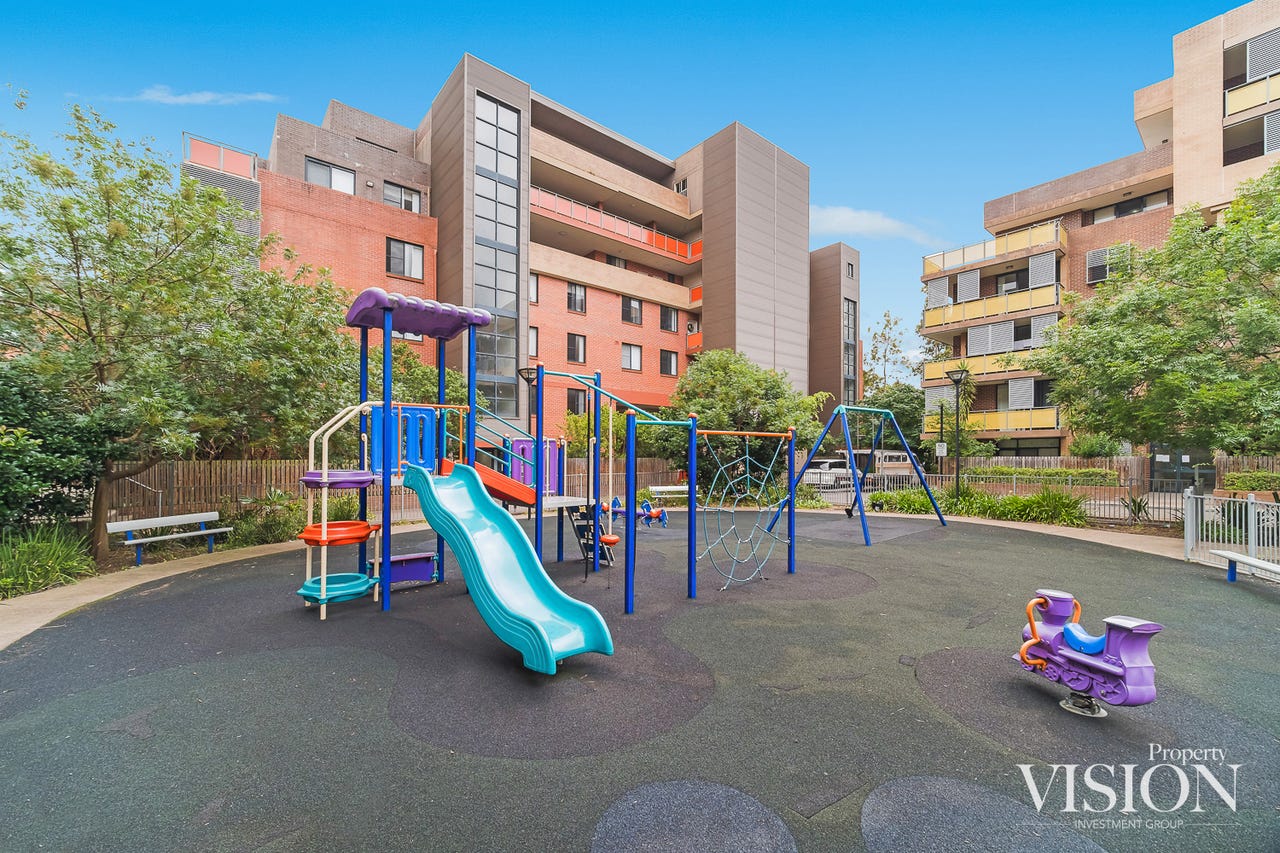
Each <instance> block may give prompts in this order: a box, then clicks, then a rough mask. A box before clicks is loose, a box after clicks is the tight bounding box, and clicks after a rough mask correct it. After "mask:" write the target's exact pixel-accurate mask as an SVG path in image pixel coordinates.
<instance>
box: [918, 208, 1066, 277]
mask: <svg viewBox="0 0 1280 853" xmlns="http://www.w3.org/2000/svg"><path fill="white" fill-rule="evenodd" d="M1064 236H1065V234H1064V232H1063V230H1062V228H1061V225H1060V220H1057V219H1055V220H1053V221H1052V222H1041V223H1040V224H1039V225H1031V226H1028V227H1026V228H1020V229H1018V230H1017V231H1010V232H1009V233H1008V234H1001V235H1000V236H999V237H992V238H991V239H990V240H983V241H982V242H981V243H972V244H970V245H968V246H961V247H960V248H959V249H951V250H950V251H946V252H935V253H934V254H932V255H925V256H924V274H925V275H926V276H931V275H935V274H937V273H940V272H942V271H943V270H949V269H952V268H954V267H963V266H968V265H969V264H976V263H978V262H979V261H985V260H989V259H991V258H996V257H999V256H1000V255H1007V254H1009V253H1010V252H1019V251H1022V250H1023V249H1031V248H1034V247H1036V246H1048V245H1053V244H1055V243H1061V242H1062V241H1063V238H1064Z"/></svg>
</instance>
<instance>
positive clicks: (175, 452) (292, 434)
mask: <svg viewBox="0 0 1280 853" xmlns="http://www.w3.org/2000/svg"><path fill="white" fill-rule="evenodd" d="M113 130H114V127H113V126H112V125H111V124H110V123H109V122H107V121H106V120H105V119H103V118H101V117H100V116H99V115H98V114H97V113H95V112H93V111H91V110H87V109H82V108H80V107H73V108H72V109H71V117H70V124H69V129H68V131H67V132H66V133H65V134H64V135H63V137H62V142H63V143H64V149H65V150H63V151H59V152H54V151H48V150H44V149H42V148H41V147H39V146H37V145H36V144H35V143H34V142H32V141H31V140H30V139H29V138H27V137H25V136H21V135H15V134H12V133H4V134H3V135H0V143H2V145H3V148H2V153H0V316H2V317H3V318H4V319H3V321H0V347H3V348H4V349H6V350H7V351H8V352H9V353H10V355H11V357H12V360H13V363H14V366H15V368H16V369H19V370H23V371H26V372H29V373H30V374H31V375H33V376H36V377H38V378H39V380H40V382H41V383H42V387H43V388H44V389H45V390H46V391H47V392H48V393H50V394H61V395H65V397H66V400H67V404H68V405H69V406H70V407H72V408H73V409H74V410H75V411H76V412H77V413H78V415H79V416H81V417H84V418H86V419H89V420H91V421H92V422H94V423H95V424H97V425H99V426H100V427H101V428H102V429H103V430H104V431H105V432H106V433H107V434H109V435H110V436H111V439H112V440H111V442H110V447H109V448H108V452H107V454H106V457H105V458H104V459H103V460H102V461H101V464H100V466H99V470H98V472H97V476H96V484H95V490H94V499H93V529H92V542H93V553H94V556H95V557H96V558H98V559H102V558H104V557H105V556H106V553H107V542H106V532H105V528H104V525H105V521H106V517H107V509H108V506H107V504H108V500H109V494H110V489H109V486H110V484H111V483H113V482H115V481H116V480H119V479H121V478H124V477H129V476H132V475H134V474H137V473H139V472H141V471H143V470H145V469H147V468H148V467H150V466H151V465H154V464H155V463H156V462H158V461H159V460H161V459H164V458H173V457H182V456H201V457H206V458H213V457H222V456H230V455H238V454H245V453H258V454H263V455H269V454H276V453H293V452H297V451H298V450H299V449H300V448H301V447H303V446H305V441H306V438H307V436H308V435H309V433H310V431H311V430H312V429H314V427H315V426H316V424H317V423H318V422H319V419H320V418H321V416H322V414H324V413H327V412H329V411H330V410H331V409H332V407H333V398H334V397H335V396H340V395H341V394H342V393H343V392H344V391H345V390H346V389H347V388H348V387H349V386H350V383H351V382H352V381H353V380H352V376H353V375H354V364H355V361H354V346H355V345H354V342H353V341H352V339H351V338H350V336H347V335H344V334H341V333H340V332H339V331H338V329H339V327H340V325H341V324H342V320H343V308H344V300H343V299H342V298H341V297H340V295H339V292H338V291H337V289H336V288H335V287H334V286H333V285H332V283H331V282H329V281H328V280H327V278H326V277H325V276H324V275H323V274H320V275H317V274H316V273H315V271H313V270H312V269H311V268H310V267H308V266H306V265H300V266H296V267H295V268H294V271H293V273H292V274H286V273H285V272H283V271H282V270H281V269H279V268H278V267H276V266H273V267H272V268H269V269H265V270H264V269H262V268H261V266H260V264H261V261H262V259H263V258H264V256H266V255H267V253H268V252H270V251H271V250H272V248H273V246H274V245H275V242H276V241H275V239H274V238H272V237H268V238H265V239H262V240H259V239H258V238H256V237H251V236H247V235H246V234H244V233H242V232H240V231H238V230H237V229H236V227H235V222H236V221H241V222H243V221H244V220H245V218H246V216H247V214H246V213H245V211H244V210H243V209H242V208H241V207H240V206H239V204H238V203H236V202H235V201H234V200H232V199H229V198H227V196H226V195H225V194H224V193H223V192H222V191H221V190H220V189H217V188H213V187H208V186H203V185H201V184H199V183H197V182H195V181H192V180H189V179H183V180H181V181H180V182H177V183H175V181H174V170H173V168H172V166H171V165H170V164H168V163H166V162H165V161H164V160H163V159H162V158H161V157H160V156H158V155H157V154H156V153H155V152H154V151H152V150H151V148H150V147H148V146H147V145H146V144H145V143H137V142H132V143H131V142H124V141H121V140H119V139H116V138H115V137H114V136H113V135H112V131H113ZM291 260H292V259H291V258H290V256H289V255H288V254H287V253H286V255H285V261H291Z"/></svg>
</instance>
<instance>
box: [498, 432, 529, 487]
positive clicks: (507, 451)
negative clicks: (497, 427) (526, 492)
mask: <svg viewBox="0 0 1280 853" xmlns="http://www.w3.org/2000/svg"><path fill="white" fill-rule="evenodd" d="M514 455H515V454H514V453H513V452H512V450H511V436H509V435H504V436H503V437H502V462H501V465H502V469H501V470H502V473H504V474H506V475H507V476H508V477H510V476H511V474H512V465H511V457H512V456H514ZM534 480H535V484H536V481H537V478H536V477H535V478H534ZM534 488H535V489H536V488H538V486H537V485H535V486H534Z"/></svg>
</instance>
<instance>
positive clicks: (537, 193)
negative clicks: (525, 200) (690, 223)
mask: <svg viewBox="0 0 1280 853" xmlns="http://www.w3.org/2000/svg"><path fill="white" fill-rule="evenodd" d="M529 207H530V208H531V209H532V210H534V211H536V212H538V213H542V214H545V215H548V216H551V217H552V218H554V219H558V220H560V221H562V222H567V223H570V224H573V225H585V226H587V227H588V228H590V229H592V230H594V231H596V232H597V233H601V234H605V235H607V236H609V237H615V238H618V239H621V240H625V241H626V242H628V243H631V244H633V245H635V246H640V247H641V248H645V249H648V250H649V251H651V252H657V253H658V254H660V255H665V256H666V257H669V258H675V259H676V260H679V261H684V262H685V263H689V264H692V263H696V262H697V261H700V260H702V241H701V240H695V241H693V242H692V243H690V242H688V241H685V240H681V239H680V238H679V237H672V236H671V235H670V234H664V233H662V232H661V231H658V230H657V229H655V228H649V227H648V226H645V225H641V224H639V223H638V222H632V221H631V220H629V219H623V218H622V217H621V216H614V215H613V214H612V213H605V212H604V211H603V210H601V209H600V208H598V207H592V206H591V205H589V204H583V203H582V202H580V201H576V200H575V199H571V198H568V197H566V196H562V195H559V194H557V193H553V192H551V191H550V190H544V189H542V188H541V187H530V188H529Z"/></svg>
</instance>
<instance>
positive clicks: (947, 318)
mask: <svg viewBox="0 0 1280 853" xmlns="http://www.w3.org/2000/svg"><path fill="white" fill-rule="evenodd" d="M1058 303H1059V294H1058V285H1056V284H1055V285H1053V286H1052V287H1049V286H1044V287H1036V288H1032V289H1031V290H1017V291H1014V292H1012V293H1005V294H1001V295H999V296H988V297H986V298H985V299H970V300H969V301H968V302H957V303H956V304H954V305H941V306H939V307H937V308H926V309H925V312H924V328H926V329H928V328H931V327H933V326H947V325H950V324H951V323H963V322H965V321H967V320H980V319H982V318H983V317H995V316H998V315H1000V314H1012V313H1013V312H1015V311H1028V310H1030V309H1032V308H1047V307H1048V306H1050V305H1057V304H1058Z"/></svg>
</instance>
